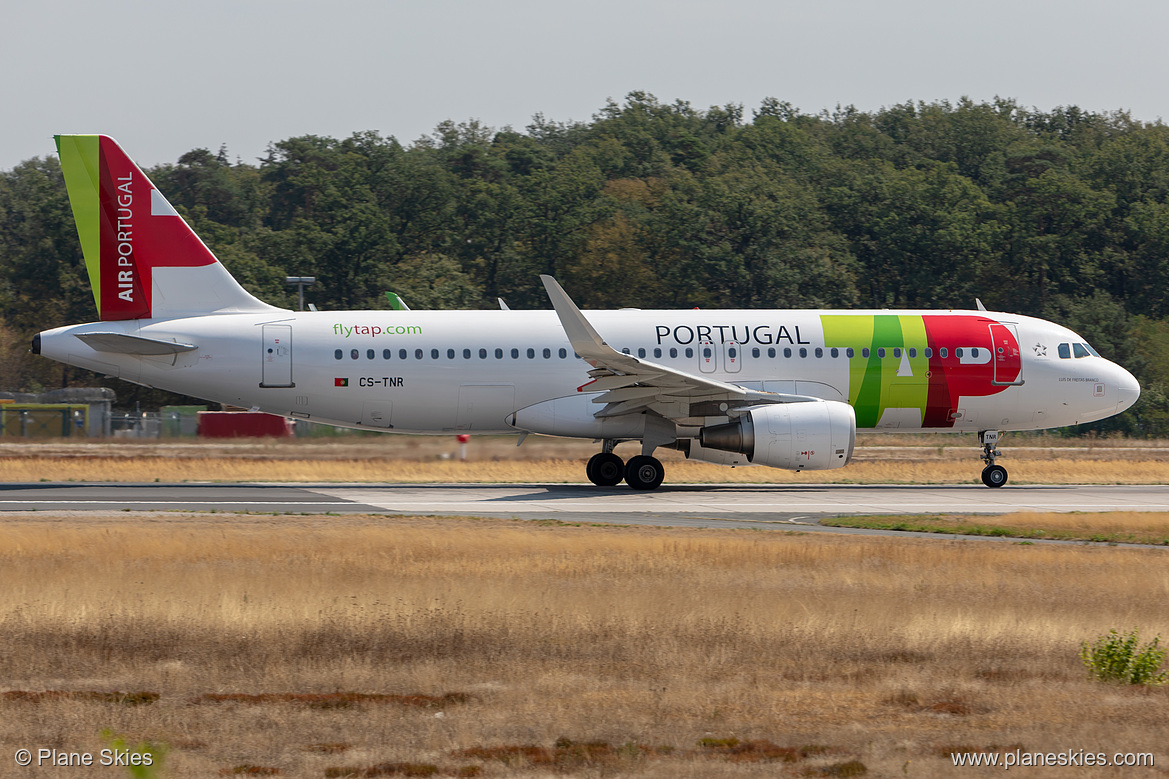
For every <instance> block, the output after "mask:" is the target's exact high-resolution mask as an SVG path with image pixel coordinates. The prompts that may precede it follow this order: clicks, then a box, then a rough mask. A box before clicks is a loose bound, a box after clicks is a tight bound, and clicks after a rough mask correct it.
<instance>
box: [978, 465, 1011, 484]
mask: <svg viewBox="0 0 1169 779" xmlns="http://www.w3.org/2000/svg"><path fill="white" fill-rule="evenodd" d="M982 483H983V484H985V485H986V486H987V487H1001V486H1003V485H1004V484H1006V483H1007V469H1006V468H1004V467H1003V466H1001V465H988V466H986V467H985V468H983V469H982Z"/></svg>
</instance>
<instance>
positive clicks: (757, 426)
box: [698, 400, 856, 471]
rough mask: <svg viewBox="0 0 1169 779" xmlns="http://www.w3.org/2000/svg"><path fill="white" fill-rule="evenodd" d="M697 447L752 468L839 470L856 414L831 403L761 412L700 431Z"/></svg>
mask: <svg viewBox="0 0 1169 779" xmlns="http://www.w3.org/2000/svg"><path fill="white" fill-rule="evenodd" d="M698 441H699V443H700V444H701V445H702V446H703V447H705V448H707V449H718V450H721V451H724V452H737V453H740V454H745V455H746V456H747V459H748V460H750V461H751V463H752V464H753V465H769V466H771V467H772V468H786V469H788V470H793V471H805V470H806V471H825V470H829V469H831V468H843V467H844V466H845V465H848V463H849V462H850V461H851V460H852V452H853V449H854V448H855V447H856V414H855V413H854V412H853V410H852V406H850V405H848V404H847V403H841V402H839V401H835V400H821V401H809V402H807V403H780V404H776V405H771V406H760V407H758V408H752V409H749V410H748V411H747V413H746V414H743V416H741V417H739V418H738V419H736V420H734V421H733V422H728V423H726V424H723V425H711V426H709V427H704V428H702V429H701V430H699V431H698Z"/></svg>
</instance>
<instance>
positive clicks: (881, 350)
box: [877, 346, 885, 360]
mask: <svg viewBox="0 0 1169 779" xmlns="http://www.w3.org/2000/svg"><path fill="white" fill-rule="evenodd" d="M877 356H878V357H880V358H881V359H882V360H883V359H885V347H884V346H880V347H877Z"/></svg>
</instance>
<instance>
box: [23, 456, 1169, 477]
mask: <svg viewBox="0 0 1169 779" xmlns="http://www.w3.org/2000/svg"><path fill="white" fill-rule="evenodd" d="M662 459H663V462H665V465H666V478H667V480H668V481H669V482H670V483H672V484H684V483H711V484H737V483H753V484H754V483H762V484H793V483H800V484H874V483H881V484H972V483H976V482H978V481H979V473H980V472H981V469H982V464H981V463H980V462H979V461H978V460H977V459H976V458H974V457H973V456H971V457H970V458H968V459H965V460H937V461H934V460H902V459H898V460H885V461H872V460H868V461H860V462H854V463H852V464H851V465H849V466H847V467H845V468H841V469H838V470H833V471H810V472H805V473H795V472H792V471H783V470H777V469H775V468H726V467H723V466H719V465H711V464H707V463H697V462H688V461H685V460H681V459H679V458H678V457H676V456H674V457H670V456H664V457H663V458H662ZM1002 462H1004V464H1006V465H1007V466H1008V468H1009V469H1010V472H1011V482H1012V483H1014V484H1163V483H1165V482H1166V481H1169V463H1166V462H1163V461H1159V460H1078V459H1069V458H1062V457H1061V458H1056V459H1049V460H1016V461H1010V460H1006V461H1002ZM584 480H585V477H584V461H580V460H548V461H526V460H501V461H497V462H491V461H488V462H483V461H478V462H466V463H461V462H458V461H455V460H423V461H417V460H297V459H273V460H264V459H223V458H202V457H188V458H172V457H134V458H122V457H93V458H72V457H71V458H59V457H21V458H11V459H7V460H5V461H4V467H3V470H2V471H0V481H7V482H35V481H99V482H103V481H107V482H144V481H162V482H183V481H280V482H374V483H451V482H453V483H462V482H476V483H479V482H482V483H491V482H503V483H515V482H540V483H575V482H583V481H584Z"/></svg>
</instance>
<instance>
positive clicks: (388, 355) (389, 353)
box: [382, 349, 393, 360]
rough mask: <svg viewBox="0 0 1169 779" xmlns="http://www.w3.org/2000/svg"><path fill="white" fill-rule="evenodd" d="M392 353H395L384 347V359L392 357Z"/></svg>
mask: <svg viewBox="0 0 1169 779" xmlns="http://www.w3.org/2000/svg"><path fill="white" fill-rule="evenodd" d="M391 354H393V352H391V351H390V350H389V349H382V359H383V360H388V359H390V355H391Z"/></svg>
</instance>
